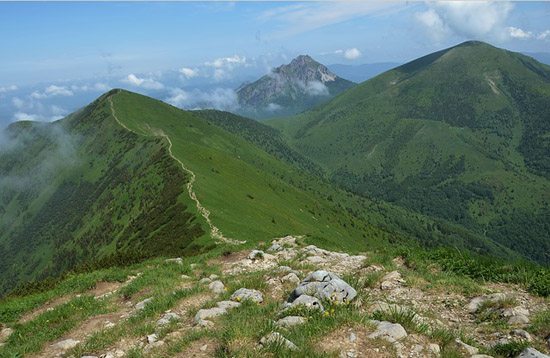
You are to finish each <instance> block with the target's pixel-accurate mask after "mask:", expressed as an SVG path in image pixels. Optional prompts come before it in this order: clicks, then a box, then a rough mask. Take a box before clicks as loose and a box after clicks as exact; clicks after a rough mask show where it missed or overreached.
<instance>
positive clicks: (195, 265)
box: [189, 264, 199, 269]
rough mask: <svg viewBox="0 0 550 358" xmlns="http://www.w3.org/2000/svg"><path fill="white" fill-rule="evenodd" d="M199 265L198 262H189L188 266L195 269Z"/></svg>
mask: <svg viewBox="0 0 550 358" xmlns="http://www.w3.org/2000/svg"><path fill="white" fill-rule="evenodd" d="M198 266H199V265H198V264H191V265H189V267H191V268H192V269H196V268H197V267H198Z"/></svg>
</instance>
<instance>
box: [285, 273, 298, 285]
mask: <svg viewBox="0 0 550 358" xmlns="http://www.w3.org/2000/svg"><path fill="white" fill-rule="evenodd" d="M281 281H282V282H283V283H284V282H290V283H293V284H298V283H300V278H299V277H298V276H297V275H296V274H295V273H293V272H291V273H289V274H288V275H286V276H284V277H282V278H281Z"/></svg>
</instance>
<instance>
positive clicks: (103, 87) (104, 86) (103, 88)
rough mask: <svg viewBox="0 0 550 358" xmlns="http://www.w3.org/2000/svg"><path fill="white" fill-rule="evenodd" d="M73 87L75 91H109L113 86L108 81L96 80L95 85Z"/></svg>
mask: <svg viewBox="0 0 550 358" xmlns="http://www.w3.org/2000/svg"><path fill="white" fill-rule="evenodd" d="M71 89H72V90H73V91H75V92H89V91H90V92H107V91H108V90H110V89H111V86H109V85H108V84H107V83H102V82H96V83H95V84H93V85H88V84H85V85H82V86H77V85H72V86H71Z"/></svg>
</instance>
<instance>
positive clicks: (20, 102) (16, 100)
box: [11, 97, 25, 109]
mask: <svg viewBox="0 0 550 358" xmlns="http://www.w3.org/2000/svg"><path fill="white" fill-rule="evenodd" d="M11 102H12V103H13V105H14V106H15V108H17V109H22V108H23V106H24V105H25V101H23V100H22V99H21V98H19V97H13V98H12V99H11Z"/></svg>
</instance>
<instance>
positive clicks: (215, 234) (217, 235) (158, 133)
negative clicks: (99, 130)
mask: <svg viewBox="0 0 550 358" xmlns="http://www.w3.org/2000/svg"><path fill="white" fill-rule="evenodd" d="M108 100H109V104H110V106H111V112H112V114H113V118H114V119H115V120H116V121H117V123H118V124H120V126H121V127H123V128H124V129H126V130H128V131H130V132H132V133H135V134H140V133H137V132H135V131H133V130H131V129H130V128H128V127H127V126H126V125H125V124H124V123H122V122H121V121H120V120H119V119H118V117H117V115H116V112H115V108H114V106H113V100H112V99H111V97H109V98H108ZM149 129H150V130H151V133H152V134H153V135H154V136H155V137H163V138H165V139H166V140H167V141H168V153H169V154H170V157H172V159H174V160H175V161H176V162H178V163H179V165H180V166H181V168H182V169H183V170H184V171H185V172H187V173H188V174H189V176H190V179H189V181H188V182H187V192H188V194H189V198H191V200H193V201H194V202H195V204H196V206H197V210H198V211H199V213H200V214H201V216H202V217H203V218H204V220H206V223H207V224H208V226H209V228H210V236H212V238H213V239H215V240H219V241H222V242H225V243H228V244H232V245H239V244H244V243H246V241H240V240H235V239H230V238H228V237H225V236H224V235H223V234H222V232H221V231H220V229H218V227H217V226H215V225H214V224H213V223H212V220H210V211H209V210H208V209H206V208H205V207H204V206H203V205H202V204H201V202H200V201H199V199H198V198H197V194H196V193H195V191H194V190H193V184H194V183H195V181H196V178H197V177H196V175H195V173H194V172H193V171H192V170H191V169H189V168H187V167H186V166H185V164H183V162H182V161H181V160H180V159H179V158H177V157H176V156H175V155H174V153H173V152H172V140H171V139H170V137H168V136H167V135H166V134H165V133H164V132H163V131H162V130H160V129H153V128H150V127H149Z"/></svg>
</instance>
